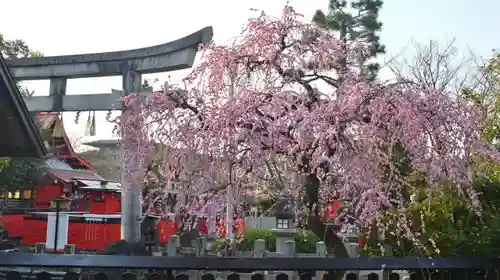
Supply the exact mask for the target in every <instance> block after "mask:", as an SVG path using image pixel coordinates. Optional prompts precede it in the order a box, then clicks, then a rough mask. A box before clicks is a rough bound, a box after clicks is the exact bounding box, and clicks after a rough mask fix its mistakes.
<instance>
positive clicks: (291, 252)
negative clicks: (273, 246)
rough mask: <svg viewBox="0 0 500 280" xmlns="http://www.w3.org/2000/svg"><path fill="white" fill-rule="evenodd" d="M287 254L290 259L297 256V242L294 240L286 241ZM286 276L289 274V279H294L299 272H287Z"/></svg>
mask: <svg viewBox="0 0 500 280" xmlns="http://www.w3.org/2000/svg"><path fill="white" fill-rule="evenodd" d="M285 254H286V256H287V257H289V258H293V257H295V255H296V251H295V241H294V240H287V241H285ZM286 274H288V279H294V277H295V276H296V274H297V272H295V271H287V272H286Z"/></svg>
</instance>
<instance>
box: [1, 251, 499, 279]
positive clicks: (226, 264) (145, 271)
mask: <svg viewBox="0 0 500 280" xmlns="http://www.w3.org/2000/svg"><path fill="white" fill-rule="evenodd" d="M0 268H2V270H3V272H2V274H3V275H4V277H5V279H7V280H21V279H23V278H24V279H26V278H33V279H37V280H51V279H65V280H76V279H82V280H83V279H94V280H112V279H117V280H122V279H123V280H137V279H147V280H190V279H192V280H194V279H201V280H216V279H220V280H222V279H224V280H242V279H248V280H267V279H269V280H290V279H297V280H312V279H314V278H315V277H318V278H321V279H323V280H338V279H339V278H341V277H345V279H346V280H355V279H358V275H357V274H356V273H349V274H347V275H345V276H344V274H343V272H342V271H346V270H348V271H382V272H383V273H382V276H379V274H376V273H372V274H370V275H368V279H369V280H377V279H383V280H397V279H400V276H399V274H395V273H392V271H393V270H407V271H409V272H411V274H410V276H409V278H410V279H436V280H440V279H457V280H458V279H499V274H498V272H499V271H498V268H500V259H497V258H494V259H491V258H484V259H480V258H473V259H465V258H396V257H385V258H361V257H360V258H355V259H352V258H336V259H331V258H298V257H294V258H237V257H234V258H219V257H153V256H117V255H114V256H109V255H108V256H97V255H34V254H23V253H5V254H2V255H0ZM27 268H32V269H33V268H34V269H35V270H31V271H32V274H31V276H29V275H28V276H27V274H26V273H23V270H26V269H27ZM5 269H10V270H8V271H6V270H5ZM268 271H273V272H276V273H275V274H274V275H269V274H268V273H267V272H268Z"/></svg>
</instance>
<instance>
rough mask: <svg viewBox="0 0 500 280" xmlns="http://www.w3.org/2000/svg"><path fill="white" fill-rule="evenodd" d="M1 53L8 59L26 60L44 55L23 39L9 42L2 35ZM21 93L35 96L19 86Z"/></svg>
mask: <svg viewBox="0 0 500 280" xmlns="http://www.w3.org/2000/svg"><path fill="white" fill-rule="evenodd" d="M0 53H1V54H2V55H3V56H4V58H6V59H13V58H24V57H39V56H42V55H43V54H42V53H41V52H40V51H37V50H33V49H31V48H30V47H29V46H28V45H27V44H26V42H25V41H23V40H21V39H14V40H7V39H6V38H5V36H4V35H3V34H2V33H0ZM17 86H18V89H19V92H20V93H21V94H23V95H26V96H31V95H33V92H32V91H30V90H29V89H28V88H26V87H23V86H22V85H20V84H19V83H18V84H17Z"/></svg>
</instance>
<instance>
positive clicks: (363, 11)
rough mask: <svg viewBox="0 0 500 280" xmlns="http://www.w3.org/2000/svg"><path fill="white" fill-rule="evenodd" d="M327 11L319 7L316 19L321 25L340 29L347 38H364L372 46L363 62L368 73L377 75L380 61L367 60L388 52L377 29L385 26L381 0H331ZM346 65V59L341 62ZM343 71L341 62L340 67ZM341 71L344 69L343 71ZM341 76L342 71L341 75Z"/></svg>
mask: <svg viewBox="0 0 500 280" xmlns="http://www.w3.org/2000/svg"><path fill="white" fill-rule="evenodd" d="M329 1H330V4H329V5H328V13H326V14H325V13H324V12H323V11H321V10H317V11H316V14H315V15H314V18H313V22H314V23H316V24H318V25H319V26H321V27H323V28H325V29H328V30H332V31H338V32H339V36H340V38H341V39H342V40H344V41H345V42H347V41H357V42H364V43H367V44H368V45H369V46H370V53H369V54H368V56H366V57H364V58H363V59H364V61H362V62H363V64H364V65H365V67H366V68H365V71H367V74H370V75H373V76H374V75H376V74H377V73H378V70H379V68H380V65H379V64H378V63H367V62H368V60H369V59H371V58H374V57H376V56H377V55H378V54H383V53H385V46H384V45H382V44H380V37H379V36H378V35H377V33H378V32H379V31H380V30H381V28H382V23H381V22H380V21H379V20H378V14H379V11H380V9H381V8H382V5H383V1H382V0H352V1H346V0H329ZM341 65H343V68H344V69H345V67H346V62H345V61H344V62H341ZM339 71H340V72H342V71H343V69H342V66H341V69H339ZM340 74H341V73H340ZM340 76H341V75H340Z"/></svg>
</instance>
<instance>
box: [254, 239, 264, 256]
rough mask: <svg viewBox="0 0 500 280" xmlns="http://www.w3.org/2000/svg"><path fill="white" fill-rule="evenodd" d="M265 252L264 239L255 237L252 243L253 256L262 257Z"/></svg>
mask: <svg viewBox="0 0 500 280" xmlns="http://www.w3.org/2000/svg"><path fill="white" fill-rule="evenodd" d="M265 252H266V241H265V240H264V239H256V240H255V242H254V245H253V256H254V257H255V258H263V257H264V255H265Z"/></svg>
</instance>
